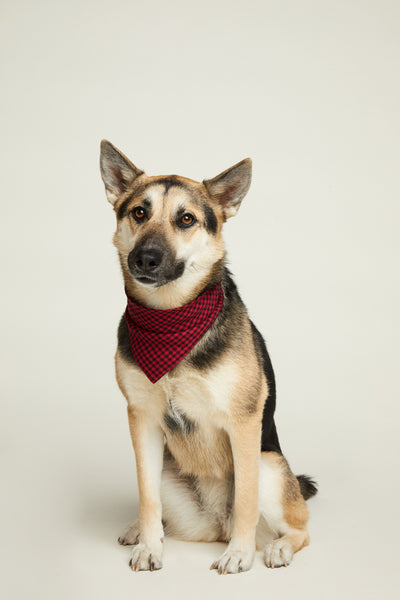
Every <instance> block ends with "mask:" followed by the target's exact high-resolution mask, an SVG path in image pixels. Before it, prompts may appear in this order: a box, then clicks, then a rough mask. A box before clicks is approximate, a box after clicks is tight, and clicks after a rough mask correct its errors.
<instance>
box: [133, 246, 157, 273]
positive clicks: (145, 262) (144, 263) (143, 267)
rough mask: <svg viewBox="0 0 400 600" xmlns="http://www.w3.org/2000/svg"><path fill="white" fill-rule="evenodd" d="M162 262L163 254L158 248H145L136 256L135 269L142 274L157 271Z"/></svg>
mask: <svg viewBox="0 0 400 600" xmlns="http://www.w3.org/2000/svg"><path fill="white" fill-rule="evenodd" d="M161 261H162V252H161V251H160V250H158V249H157V248H147V249H146V248H143V250H140V251H139V252H138V253H137V254H136V256H135V267H136V268H137V269H138V270H139V271H141V272H142V273H152V272H153V271H156V270H157V268H158V267H159V266H160V264H161Z"/></svg>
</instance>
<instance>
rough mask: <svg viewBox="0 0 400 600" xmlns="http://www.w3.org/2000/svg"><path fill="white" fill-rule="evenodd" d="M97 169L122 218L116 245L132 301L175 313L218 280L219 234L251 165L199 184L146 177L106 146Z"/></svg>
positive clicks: (233, 211)
mask: <svg viewBox="0 0 400 600" xmlns="http://www.w3.org/2000/svg"><path fill="white" fill-rule="evenodd" d="M100 168H101V175H102V178H103V181H104V185H105V188H106V194H107V198H108V200H109V202H110V203H111V204H112V205H113V207H114V210H115V213H116V216H117V230H116V232H115V234H114V244H115V246H116V247H117V249H118V252H119V256H120V261H121V266H122V271H123V274H124V279H125V286H126V289H127V292H128V294H129V295H131V296H132V297H133V298H135V299H136V300H137V301H138V302H140V303H142V304H144V305H146V306H153V307H154V308H173V307H176V306H180V305H182V304H185V303H186V302H190V300H192V299H193V298H195V297H196V296H197V295H198V294H199V293H200V292H201V291H202V290H203V289H204V288H205V287H206V286H207V285H211V284H213V283H217V282H218V281H219V280H220V278H221V275H222V270H223V267H224V255H225V251H224V243H223V240H222V234H221V229H222V225H223V223H224V222H225V221H226V219H227V218H229V217H231V216H233V215H234V214H236V212H237V210H238V208H239V206H240V203H241V201H242V199H243V198H244V196H245V195H246V193H247V190H248V189H249V186H250V182H251V160H250V159H249V158H246V159H245V160H242V161H241V162H239V163H238V164H236V165H235V166H233V167H231V168H230V169H227V170H226V171H224V172H223V173H221V174H220V175H217V177H214V179H208V180H206V181H203V182H202V183H200V182H197V181H193V180H191V179H187V178H185V177H178V176H177V175H168V176H158V177H148V176H147V175H146V174H145V173H144V172H143V171H141V170H140V169H138V168H137V167H135V165H133V164H132V163H131V162H130V161H129V160H128V159H127V158H126V156H124V155H123V154H122V153H121V152H120V151H119V150H117V149H116V148H115V147H114V146H113V145H112V144H110V142H107V141H105V140H103V141H102V143H101V155H100Z"/></svg>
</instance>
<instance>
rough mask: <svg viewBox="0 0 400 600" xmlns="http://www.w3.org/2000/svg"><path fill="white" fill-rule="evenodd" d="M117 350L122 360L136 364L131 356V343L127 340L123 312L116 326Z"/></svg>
mask: <svg viewBox="0 0 400 600" xmlns="http://www.w3.org/2000/svg"><path fill="white" fill-rule="evenodd" d="M118 350H119V352H120V354H121V356H122V358H123V359H124V360H126V361H127V362H130V363H131V364H133V365H136V361H135V359H134V358H133V356H132V352H131V344H130V341H129V332H128V324H127V322H126V319H125V313H124V314H123V315H122V317H121V320H120V322H119V326H118Z"/></svg>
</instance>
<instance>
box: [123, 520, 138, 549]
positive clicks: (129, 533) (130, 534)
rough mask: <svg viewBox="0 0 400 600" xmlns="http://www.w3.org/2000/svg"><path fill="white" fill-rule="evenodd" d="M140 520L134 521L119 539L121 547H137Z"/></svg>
mask: <svg viewBox="0 0 400 600" xmlns="http://www.w3.org/2000/svg"><path fill="white" fill-rule="evenodd" d="M139 534H140V527H139V519H137V520H136V521H133V523H131V524H130V525H129V526H128V527H127V528H126V529H125V531H124V533H123V534H122V535H120V536H119V538H118V543H119V544H121V546H132V545H133V546H135V545H136V544H137V543H138V542H139Z"/></svg>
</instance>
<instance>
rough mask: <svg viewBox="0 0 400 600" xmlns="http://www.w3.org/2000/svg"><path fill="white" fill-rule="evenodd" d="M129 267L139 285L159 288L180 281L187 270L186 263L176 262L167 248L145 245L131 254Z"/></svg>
mask: <svg viewBox="0 0 400 600" xmlns="http://www.w3.org/2000/svg"><path fill="white" fill-rule="evenodd" d="M128 267H129V270H130V272H131V273H132V275H133V276H134V278H135V279H136V280H137V281H139V283H142V284H145V285H155V286H157V287H159V286H161V285H165V284H166V283H169V282H170V281H173V280H174V279H178V277H180V276H181V275H182V274H183V271H184V270H185V263H184V262H183V261H176V260H174V258H173V257H172V256H171V252H169V251H168V250H166V249H165V248H160V247H157V246H155V245H147V244H145V245H140V246H138V247H136V248H134V249H133V250H132V251H131V252H130V253H129V256H128Z"/></svg>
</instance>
